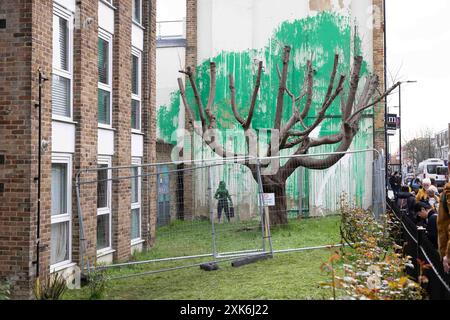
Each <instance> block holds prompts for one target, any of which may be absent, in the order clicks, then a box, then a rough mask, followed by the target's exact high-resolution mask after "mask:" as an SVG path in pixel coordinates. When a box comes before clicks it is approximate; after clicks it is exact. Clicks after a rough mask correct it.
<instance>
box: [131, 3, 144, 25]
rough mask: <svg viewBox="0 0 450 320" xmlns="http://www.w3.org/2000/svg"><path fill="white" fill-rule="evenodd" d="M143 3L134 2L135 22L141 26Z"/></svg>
mask: <svg viewBox="0 0 450 320" xmlns="http://www.w3.org/2000/svg"><path fill="white" fill-rule="evenodd" d="M141 18H142V3H141V0H133V21H134V22H136V23H139V24H141V20H142V19H141Z"/></svg>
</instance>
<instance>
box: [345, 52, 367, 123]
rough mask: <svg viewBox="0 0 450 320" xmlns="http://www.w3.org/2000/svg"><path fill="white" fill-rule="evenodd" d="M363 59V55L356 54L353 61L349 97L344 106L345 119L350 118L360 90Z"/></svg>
mask: <svg viewBox="0 0 450 320" xmlns="http://www.w3.org/2000/svg"><path fill="white" fill-rule="evenodd" d="M362 61H363V58H362V57H361V56H356V57H355V58H354V61H353V71H352V75H351V80H350V91H349V94H348V98H347V104H346V106H345V108H344V114H343V115H344V116H343V119H348V118H349V117H350V115H351V114H352V110H353V104H354V103H355V97H356V92H357V91H358V84H359V75H360V73H361V66H362Z"/></svg>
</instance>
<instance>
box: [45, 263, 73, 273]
mask: <svg viewBox="0 0 450 320" xmlns="http://www.w3.org/2000/svg"><path fill="white" fill-rule="evenodd" d="M76 265H77V264H76V263H75V262H63V263H59V264H55V265H52V266H50V273H55V272H59V271H61V270H65V269H69V268H72V267H75V266H76Z"/></svg>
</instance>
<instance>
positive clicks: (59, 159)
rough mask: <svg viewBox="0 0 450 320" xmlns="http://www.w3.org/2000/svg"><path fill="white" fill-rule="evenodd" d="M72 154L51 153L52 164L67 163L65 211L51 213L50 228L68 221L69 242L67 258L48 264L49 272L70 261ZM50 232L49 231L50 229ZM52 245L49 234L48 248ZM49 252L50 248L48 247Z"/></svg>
mask: <svg viewBox="0 0 450 320" xmlns="http://www.w3.org/2000/svg"><path fill="white" fill-rule="evenodd" d="M72 163H73V162H72V155H71V154H53V155H52V165H53V164H65V165H67V181H66V184H67V185H66V193H67V194H66V201H67V204H66V207H67V213H65V214H61V215H56V216H53V215H51V219H50V225H51V226H50V230H51V227H52V226H53V225H54V224H60V223H68V224H69V230H68V235H67V236H68V238H69V239H68V244H69V249H68V250H69V259H68V260H64V261H61V262H58V263H55V264H52V265H50V272H51V273H52V272H54V271H55V270H57V269H60V268H62V267H64V266H67V265H69V264H71V263H72ZM50 234H51V231H50ZM51 245H52V240H51V236H50V248H51ZM50 252H51V249H50Z"/></svg>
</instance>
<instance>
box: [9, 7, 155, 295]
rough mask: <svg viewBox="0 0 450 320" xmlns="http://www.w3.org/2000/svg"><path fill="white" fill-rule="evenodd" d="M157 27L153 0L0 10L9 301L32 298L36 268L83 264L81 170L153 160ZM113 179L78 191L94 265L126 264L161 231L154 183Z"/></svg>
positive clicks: (42, 271) (106, 174)
mask: <svg viewBox="0 0 450 320" xmlns="http://www.w3.org/2000/svg"><path fill="white" fill-rule="evenodd" d="M155 20H156V1H155V0H133V1H130V0H39V1H38V0H23V1H1V2H0V82H1V85H0V280H4V279H7V280H9V281H10V283H11V285H12V298H21V299H28V298H31V297H32V287H33V285H34V282H35V278H36V273H37V272H39V276H40V277H44V276H46V275H48V274H49V273H53V272H59V271H64V270H67V269H70V268H73V267H75V266H77V265H78V264H79V263H80V247H81V243H82V241H80V227H79V226H80V216H79V212H78V208H77V201H76V199H77V197H76V193H75V188H74V186H75V176H76V173H77V172H78V170H79V169H86V168H96V167H111V166H130V165H132V164H134V165H139V164H142V163H152V162H153V163H154V162H155V157H156V154H155V152H156V151H155V150H156V149H155V147H156V137H155V135H156V128H155V115H154V112H155V92H154V91H155V87H156V85H155V54H156V40H155V29H156V21H155ZM40 75H41V78H42V79H41V80H44V78H46V79H47V81H41V83H40V81H39V78H40ZM39 106H40V108H39ZM39 110H41V112H40V113H41V121H39ZM39 133H40V134H39ZM40 136H41V140H40V141H39V137H40ZM39 146H40V147H39ZM39 148H40V152H39ZM140 170H141V169H140V168H139V167H136V168H135V169H133V173H134V174H136V173H137V174H139V173H140ZM111 174H112V173H111V170H106V171H105V170H103V171H98V172H96V171H93V172H90V173H89V174H84V175H83V179H85V180H94V181H95V180H107V181H103V182H98V183H91V184H87V185H84V186H83V187H82V188H81V189H80V191H81V192H80V199H81V203H80V204H81V208H82V212H83V216H82V222H83V225H84V228H83V232H84V238H85V256H84V258H87V259H89V261H90V262H107V263H108V262H112V261H124V260H127V259H128V258H129V257H130V255H131V254H132V252H133V250H141V249H142V248H145V247H146V246H148V245H150V244H151V241H152V235H154V228H155V226H154V222H155V219H154V218H153V217H151V216H150V215H151V214H154V213H155V211H156V209H155V198H154V197H155V195H154V194H153V192H152V190H155V188H152V186H153V185H154V183H155V182H154V181H153V180H152V179H150V178H148V177H141V178H137V179H132V180H133V182H131V179H129V180H121V181H115V180H114V181H112V180H108V179H111ZM105 178H108V179H105ZM147 179H148V180H147ZM130 182H131V183H130ZM39 196H40V197H39ZM39 198H40V201H38V199H39ZM38 222H39V224H38ZM37 267H39V268H37Z"/></svg>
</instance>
